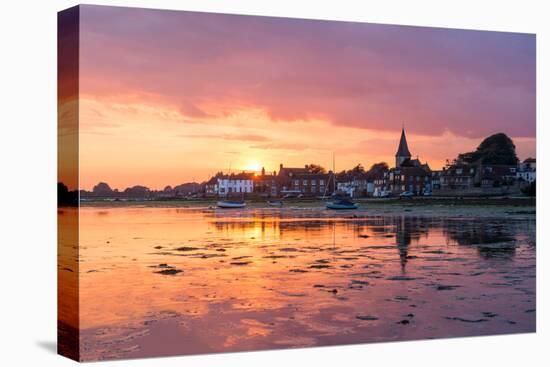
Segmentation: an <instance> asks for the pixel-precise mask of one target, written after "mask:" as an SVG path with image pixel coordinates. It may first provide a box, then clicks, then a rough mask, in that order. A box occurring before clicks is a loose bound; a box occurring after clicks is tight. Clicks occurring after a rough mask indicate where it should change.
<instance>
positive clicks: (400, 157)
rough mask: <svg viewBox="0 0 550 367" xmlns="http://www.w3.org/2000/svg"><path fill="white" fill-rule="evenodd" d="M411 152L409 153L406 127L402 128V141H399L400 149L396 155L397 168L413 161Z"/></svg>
mask: <svg viewBox="0 0 550 367" xmlns="http://www.w3.org/2000/svg"><path fill="white" fill-rule="evenodd" d="M411 156H412V155H411V152H410V151H409V146H408V145H407V137H406V136H405V127H404V126H403V127H402V128H401V139H400V140H399V147H398V148H397V153H395V166H396V167H399V166H401V164H402V163H403V162H404V161H405V160H407V159H411Z"/></svg>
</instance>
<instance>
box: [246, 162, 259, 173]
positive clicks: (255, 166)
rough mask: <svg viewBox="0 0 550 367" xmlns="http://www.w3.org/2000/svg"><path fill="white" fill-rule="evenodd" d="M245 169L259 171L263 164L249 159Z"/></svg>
mask: <svg viewBox="0 0 550 367" xmlns="http://www.w3.org/2000/svg"><path fill="white" fill-rule="evenodd" d="M245 170H247V171H254V172H259V171H261V170H262V165H261V163H260V162H258V161H249V162H248V163H247V164H246V166H245Z"/></svg>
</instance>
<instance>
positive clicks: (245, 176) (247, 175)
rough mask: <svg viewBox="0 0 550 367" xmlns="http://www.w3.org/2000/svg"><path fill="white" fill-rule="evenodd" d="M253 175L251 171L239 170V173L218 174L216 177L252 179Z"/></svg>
mask: <svg viewBox="0 0 550 367" xmlns="http://www.w3.org/2000/svg"><path fill="white" fill-rule="evenodd" d="M253 177H254V174H253V173H247V172H241V173H232V174H230V175H219V176H217V177H216V178H219V179H222V180H223V179H226V180H252V178H253Z"/></svg>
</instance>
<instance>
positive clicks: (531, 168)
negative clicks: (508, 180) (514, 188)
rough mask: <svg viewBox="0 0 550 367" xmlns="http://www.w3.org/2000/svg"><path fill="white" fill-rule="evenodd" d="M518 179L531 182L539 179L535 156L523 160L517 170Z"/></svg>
mask: <svg viewBox="0 0 550 367" xmlns="http://www.w3.org/2000/svg"><path fill="white" fill-rule="evenodd" d="M516 177H517V178H518V180H522V181H525V182H528V183H531V182H533V181H535V180H536V179H537V161H536V159H534V158H527V159H526V160H524V161H523V162H521V163H520V164H519V166H518V170H517V172H516Z"/></svg>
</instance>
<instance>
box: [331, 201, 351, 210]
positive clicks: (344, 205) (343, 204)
mask: <svg viewBox="0 0 550 367" xmlns="http://www.w3.org/2000/svg"><path fill="white" fill-rule="evenodd" d="M357 208H359V204H357V203H354V202H353V201H351V200H347V199H341V200H335V201H331V202H329V203H327V209H334V210H346V209H357Z"/></svg>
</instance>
